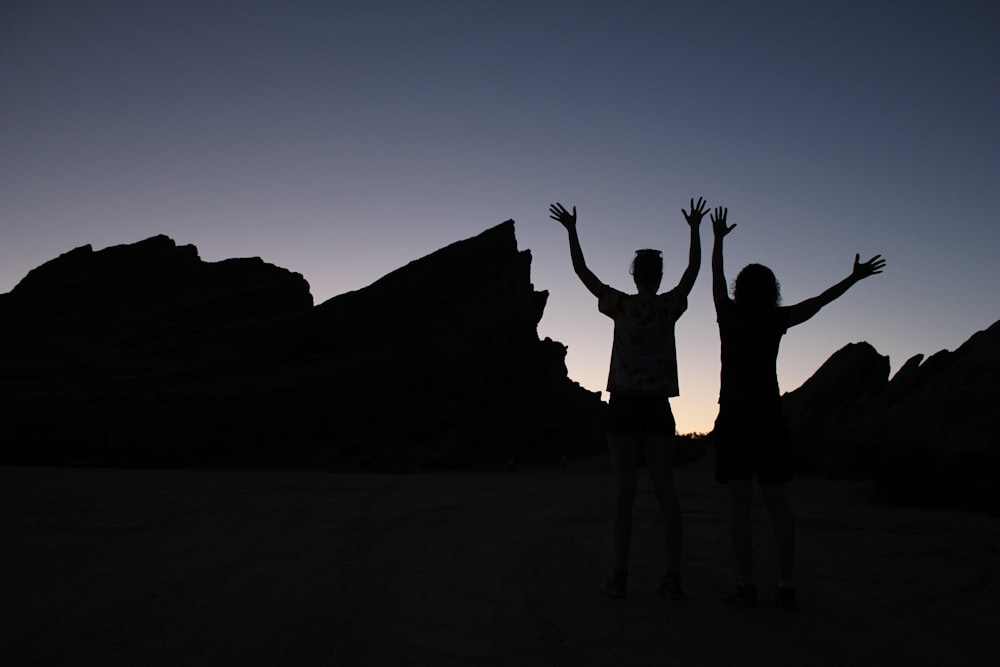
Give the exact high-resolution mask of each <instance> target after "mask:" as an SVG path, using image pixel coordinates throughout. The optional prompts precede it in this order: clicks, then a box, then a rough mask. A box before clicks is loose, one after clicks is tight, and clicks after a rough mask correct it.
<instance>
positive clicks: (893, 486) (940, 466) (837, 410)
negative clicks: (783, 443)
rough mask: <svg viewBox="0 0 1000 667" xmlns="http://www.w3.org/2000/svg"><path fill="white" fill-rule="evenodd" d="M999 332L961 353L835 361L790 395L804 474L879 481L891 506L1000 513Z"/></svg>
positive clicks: (981, 336)
mask: <svg viewBox="0 0 1000 667" xmlns="http://www.w3.org/2000/svg"><path fill="white" fill-rule="evenodd" d="M997 396H1000V322H997V323H995V324H993V325H992V326H991V327H989V328H988V329H986V330H985V331H979V332H977V333H976V334H974V335H973V336H972V337H971V338H969V340H967V341H966V342H965V343H963V344H962V345H961V346H959V347H958V348H957V349H956V350H954V351H947V350H942V351H941V352H938V353H936V354H934V355H932V356H931V357H929V358H927V359H926V360H924V359H923V355H917V356H915V357H913V358H911V359H909V360H908V361H907V362H906V363H905V364H903V365H902V367H900V369H899V370H898V371H897V372H896V374H895V375H894V376H893V377H892V379H891V380H890V379H889V359H888V358H887V357H883V356H881V355H879V353H878V352H877V351H876V350H875V349H874V348H873V347H872V346H871V345H869V344H868V343H856V344H851V345H847V346H845V347H844V348H842V349H841V350H839V351H838V352H836V353H835V354H834V355H833V356H832V357H830V359H829V360H827V362H826V363H824V364H823V366H822V367H821V368H820V369H819V370H818V371H817V372H816V374H815V375H813V377H811V378H809V380H807V381H806V382H805V383H804V384H803V385H802V386H801V387H799V388H798V389H796V390H795V391H792V392H789V393H787V394H785V395H784V397H783V402H784V408H785V413H786V415H787V417H788V421H789V429H790V431H791V436H792V441H793V451H794V455H795V457H796V463H797V467H798V468H799V469H804V470H812V471H822V472H825V473H828V474H832V475H837V476H843V475H855V476H858V475H860V476H865V477H874V479H875V480H876V482H877V484H878V487H879V490H880V492H881V493H882V494H883V495H884V496H885V497H886V498H888V499H890V500H893V501H896V502H901V503H907V504H926V505H936V506H956V507H974V508H981V509H985V510H987V511H989V512H991V513H1000V489H998V488H997V486H996V479H997V478H998V476H1000V419H998V417H997V412H996V407H995V403H996V398H997Z"/></svg>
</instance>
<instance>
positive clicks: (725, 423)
mask: <svg viewBox="0 0 1000 667" xmlns="http://www.w3.org/2000/svg"><path fill="white" fill-rule="evenodd" d="M713 435H714V440H715V479H716V480H718V481H719V482H723V483H725V482H728V481H729V480H731V479H753V478H754V476H756V477H757V481H758V482H760V483H762V484H776V483H784V482H789V481H791V479H792V465H791V457H790V454H789V444H788V428H787V426H786V424H785V416H784V415H783V414H782V413H781V406H780V405H774V406H766V407H761V406H756V407H749V406H748V407H743V406H740V407H732V406H723V407H721V408H720V409H719V416H718V418H717V419H716V420H715V431H714V432H713Z"/></svg>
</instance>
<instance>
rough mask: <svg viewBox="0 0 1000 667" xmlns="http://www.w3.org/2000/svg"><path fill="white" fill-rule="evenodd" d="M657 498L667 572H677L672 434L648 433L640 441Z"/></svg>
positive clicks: (678, 544)
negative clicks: (665, 552) (665, 547)
mask: <svg viewBox="0 0 1000 667" xmlns="http://www.w3.org/2000/svg"><path fill="white" fill-rule="evenodd" d="M642 447H643V449H642V451H643V455H644V456H645V457H646V464H647V465H648V466H649V479H650V480H651V481H652V482H653V490H654V492H655V493H656V499H657V500H658V501H659V503H660V510H661V511H662V513H663V537H664V540H665V541H666V546H667V572H668V573H675V574H676V573H679V572H680V565H681V506H680V503H679V502H678V500H677V489H676V487H675V486H674V438H673V435H671V434H667V433H664V434H662V435H660V434H654V435H647V436H646V437H645V438H643V443H642Z"/></svg>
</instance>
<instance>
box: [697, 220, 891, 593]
mask: <svg viewBox="0 0 1000 667" xmlns="http://www.w3.org/2000/svg"><path fill="white" fill-rule="evenodd" d="M728 213H729V211H728V209H726V208H722V207H718V208H716V209H715V211H714V212H713V213H712V214H711V216H710V219H711V221H712V232H713V235H714V238H715V240H714V244H713V247H712V297H713V300H714V301H715V312H716V316H717V320H718V323H719V338H720V341H721V347H722V370H721V377H720V380H721V383H720V388H719V415H718V417H717V419H716V421H715V430H714V431H713V437H714V440H715V455H716V458H715V477H716V480H718V481H719V482H721V483H723V484H726V485H727V487H728V493H729V515H730V517H729V519H730V533H731V538H732V543H733V551H734V555H735V559H736V582H735V584H734V585H733V587H732V588H731V589H729V590H727V591H726V594H725V598H726V599H727V600H729V601H730V602H735V603H738V604H742V605H746V606H752V605H754V604H756V601H757V587H756V584H755V583H754V580H753V548H752V535H751V532H752V531H751V507H752V504H753V493H754V488H753V480H754V477H756V479H757V482H758V483H759V485H760V488H761V493H762V494H763V497H764V504H765V506H766V507H767V510H768V514H769V515H770V518H771V524H772V527H773V529H774V541H775V545H776V548H777V552H778V581H777V582H776V588H775V601H776V602H777V603H778V604H779V605H780V606H783V607H794V606H795V585H794V583H793V579H792V574H793V567H794V562H795V524H794V519H793V516H792V510H791V506H790V504H789V501H788V493H787V489H786V484H787V483H788V482H789V481H791V479H792V469H791V462H790V457H789V444H788V432H787V428H786V425H785V418H784V415H783V414H782V411H781V394H780V391H779V388H778V374H777V360H778V346H779V344H780V342H781V337H782V336H783V335H784V334H785V333H786V332H787V331H788V329H789V327H793V326H795V325H797V324H802V323H803V322H805V321H806V320H808V319H809V318H811V317H812V316H813V315H815V314H816V313H818V312H819V310H820V309H821V308H823V306H826V305H827V304H829V303H830V302H832V301H834V300H835V299H837V298H838V297H840V296H841V295H843V294H844V292H846V291H847V290H848V289H849V288H850V287H851V286H852V285H854V284H855V283H857V282H859V281H861V280H863V279H865V278H868V277H869V276H873V275H875V274H877V273H881V272H882V269H883V268H885V260H884V259H882V256H881V255H875V256H874V257H872V258H871V259H869V260H868V261H867V262H861V261H860V259H861V257H860V256H859V255H855V256H854V268H853V270H852V271H851V274H850V275H849V276H847V277H846V278H844V279H843V280H841V281H840V282H838V283H837V284H836V285H834V286H833V287H830V288H829V289H827V290H826V291H824V292H823V293H822V294H820V295H819V296H816V297H813V298H811V299H806V300H805V301H803V302H801V303H798V304H796V305H794V306H782V305H781V292H780V288H779V285H778V281H777V279H776V278H775V277H774V273H773V272H772V271H771V270H770V269H769V268H767V267H766V266H762V265H760V264H749V265H747V266H746V267H745V268H744V269H743V270H742V271H740V273H739V275H738V276H737V277H736V281H735V282H734V287H733V296H732V298H730V296H729V289H728V285H727V284H726V275H725V270H724V267H723V239H724V238H725V237H726V236H727V235H728V234H729V233H730V232H731V231H733V229H734V228H735V227H736V225H729V224H727V217H728Z"/></svg>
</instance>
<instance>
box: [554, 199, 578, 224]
mask: <svg viewBox="0 0 1000 667" xmlns="http://www.w3.org/2000/svg"><path fill="white" fill-rule="evenodd" d="M549 217H550V218H552V219H553V220H555V221H557V222H558V223H559V224H561V225H562V226H563V227H565V228H566V229H573V228H574V227H576V206H574V207H573V212H572V213H570V212H569V211H567V210H566V209H565V207H563V205H562V204H560V203H559V202H556V203H555V204H552V205H551V206H549Z"/></svg>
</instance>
